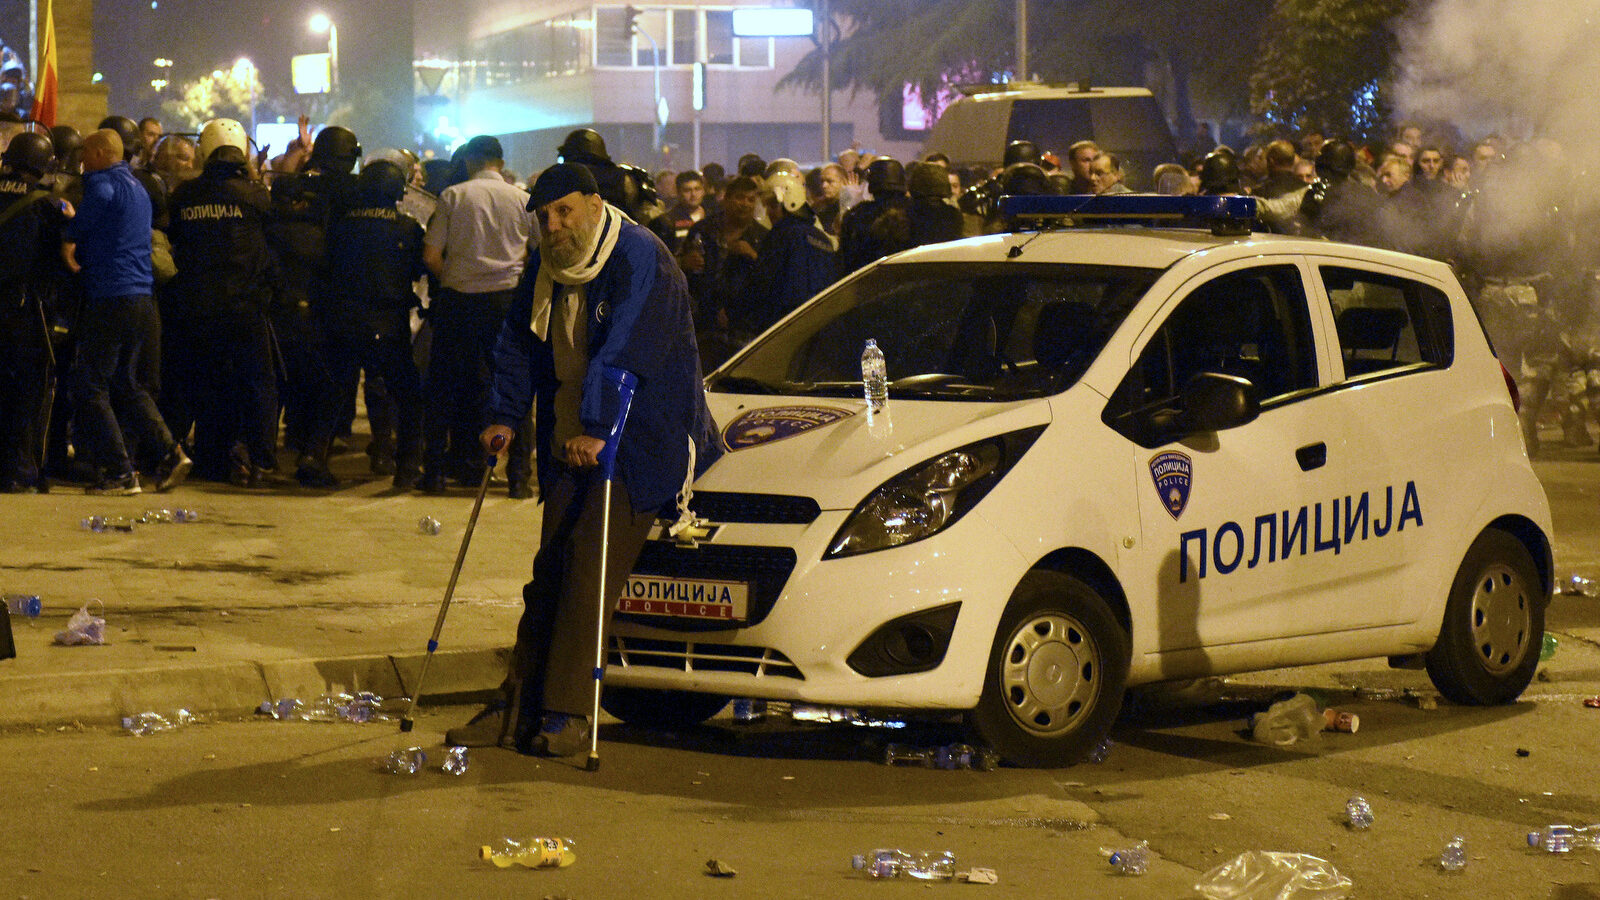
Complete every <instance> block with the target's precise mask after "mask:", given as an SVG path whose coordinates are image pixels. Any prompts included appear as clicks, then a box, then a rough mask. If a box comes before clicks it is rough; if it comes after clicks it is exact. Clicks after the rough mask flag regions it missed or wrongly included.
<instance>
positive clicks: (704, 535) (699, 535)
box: [672, 519, 717, 548]
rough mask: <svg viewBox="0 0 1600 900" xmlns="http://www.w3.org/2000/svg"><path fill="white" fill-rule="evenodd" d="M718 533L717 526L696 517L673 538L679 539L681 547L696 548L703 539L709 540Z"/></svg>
mask: <svg viewBox="0 0 1600 900" xmlns="http://www.w3.org/2000/svg"><path fill="white" fill-rule="evenodd" d="M716 533H717V526H715V525H710V524H707V523H706V521H705V520H704V519H696V520H695V521H694V522H693V523H691V524H689V525H688V526H686V527H684V528H683V529H682V530H680V531H679V532H678V533H677V534H675V535H673V536H672V539H673V540H674V541H677V543H678V546H680V547H689V548H694V547H698V546H700V542H701V541H703V540H707V539H708V538H710V537H711V536H712V535H714V534H716Z"/></svg>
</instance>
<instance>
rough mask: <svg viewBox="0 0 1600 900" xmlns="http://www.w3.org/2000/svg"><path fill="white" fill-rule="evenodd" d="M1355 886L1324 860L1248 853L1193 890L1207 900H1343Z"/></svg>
mask: <svg viewBox="0 0 1600 900" xmlns="http://www.w3.org/2000/svg"><path fill="white" fill-rule="evenodd" d="M1353 885H1354V883H1353V882H1351V880H1350V879H1349V878H1347V877H1345V876H1344V875H1341V874H1339V870H1338V869H1335V868H1334V867H1333V864H1332V863H1330V862H1328V861H1327V860H1325V859H1322V858H1321V857H1317V856H1311V855H1309V854H1305V853H1279V852H1274V851H1269V850H1248V851H1246V852H1244V853H1241V854H1239V855H1238V856H1235V857H1234V858H1233V859H1230V860H1228V861H1227V862H1225V863H1223V864H1222V865H1220V866H1217V867H1216V868H1214V869H1212V870H1211V871H1209V872H1207V873H1206V874H1205V875H1203V876H1201V878H1200V881H1199V882H1197V883H1196V884H1195V886H1194V889H1195V890H1196V891H1199V892H1200V895H1201V896H1203V897H1205V898H1206V900H1287V898H1311V897H1315V898H1316V900H1344V898H1346V897H1348V896H1350V889H1351V888H1352V887H1353Z"/></svg>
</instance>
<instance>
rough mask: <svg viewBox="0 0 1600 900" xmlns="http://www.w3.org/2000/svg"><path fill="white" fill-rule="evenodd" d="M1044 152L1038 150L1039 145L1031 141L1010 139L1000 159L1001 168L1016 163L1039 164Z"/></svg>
mask: <svg viewBox="0 0 1600 900" xmlns="http://www.w3.org/2000/svg"><path fill="white" fill-rule="evenodd" d="M1043 158H1044V154H1043V153H1041V152H1040V151H1039V145H1038V144H1035V143H1034V142H1033V141H1012V142H1011V143H1009V144H1007V145H1006V153H1005V157H1004V158H1003V159H1002V160H1001V161H1000V166H1001V168H1005V167H1006V166H1011V165H1015V164H1017V163H1033V164H1034V165H1036V166H1037V165H1039V161H1040V160H1041V159H1043Z"/></svg>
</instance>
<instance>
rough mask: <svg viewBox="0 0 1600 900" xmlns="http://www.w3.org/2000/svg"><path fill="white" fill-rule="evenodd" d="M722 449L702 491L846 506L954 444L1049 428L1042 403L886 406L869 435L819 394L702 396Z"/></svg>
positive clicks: (859, 420)
mask: <svg viewBox="0 0 1600 900" xmlns="http://www.w3.org/2000/svg"><path fill="white" fill-rule="evenodd" d="M706 400H707V403H708V404H709V405H710V407H711V413H712V415H713V416H715V418H716V420H717V424H718V426H720V427H721V429H722V440H723V444H724V445H725V446H726V447H727V448H728V451H729V452H728V453H726V454H724V455H723V457H722V458H721V459H720V460H718V461H717V463H716V464H715V465H713V466H712V467H711V469H710V470H709V471H707V472H706V473H705V474H704V475H702V476H700V478H699V479H698V480H697V481H696V482H695V488H696V489H697V490H703V491H729V492H736V493H760V494H790V495H796V496H806V497H811V498H813V499H815V500H816V501H817V503H818V505H820V506H821V507H822V508H823V509H853V508H854V507H855V506H856V504H858V503H860V502H861V500H862V498H863V497H865V496H866V494H867V493H868V492H869V491H871V490H872V489H874V488H876V487H877V486H878V485H880V484H882V483H883V482H884V481H887V480H888V479H889V478H891V477H893V476H894V475H897V474H899V473H900V472H903V471H905V470H906V469H908V468H910V467H911V466H914V465H916V464H917V463H920V462H922V461H924V460H927V459H930V458H932V457H934V456H937V455H939V454H940V453H943V452H946V451H948V450H952V449H954V448H956V447H960V446H963V445H965V444H970V443H972V442H974V441H979V440H982V439H984V438H987V437H993V436H995V435H1000V434H1005V433H1007V432H1011V431H1016V430H1019V429H1023V428H1029V427H1034V426H1038V425H1044V424H1048V423H1049V421H1050V404H1049V401H1048V400H1043V399H1038V400H1021V401H1017V402H1013V403H961V402H951V401H930V400H891V401H890V402H889V417H890V419H891V420H892V423H893V428H892V430H891V431H890V432H889V433H888V435H887V436H883V437H880V436H875V435H873V434H872V433H871V431H870V430H869V428H868V424H867V414H866V403H865V402H864V401H861V400H850V399H844V398H836V397H827V398H818V397H774V396H769V395H759V396H758V395H748V394H724V393H708V394H707V395H706Z"/></svg>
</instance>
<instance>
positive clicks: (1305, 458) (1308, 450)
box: [1294, 441, 1328, 472]
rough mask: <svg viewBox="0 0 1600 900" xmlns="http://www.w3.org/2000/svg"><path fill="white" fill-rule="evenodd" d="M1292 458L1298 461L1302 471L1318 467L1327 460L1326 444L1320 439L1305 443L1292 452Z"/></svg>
mask: <svg viewBox="0 0 1600 900" xmlns="http://www.w3.org/2000/svg"><path fill="white" fill-rule="evenodd" d="M1294 458H1295V459H1297V460H1299V461H1300V471H1302V472H1309V471H1311V470H1312V469H1320V468H1322V466H1323V465H1324V464H1325V463H1327V461H1328V445H1327V444H1325V443H1323V442H1322V441H1317V442H1316V443H1315V444H1307V445H1305V446H1304V447H1301V448H1300V449H1299V450H1296V451H1295V452H1294Z"/></svg>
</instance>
